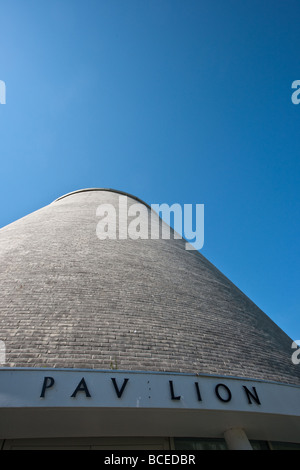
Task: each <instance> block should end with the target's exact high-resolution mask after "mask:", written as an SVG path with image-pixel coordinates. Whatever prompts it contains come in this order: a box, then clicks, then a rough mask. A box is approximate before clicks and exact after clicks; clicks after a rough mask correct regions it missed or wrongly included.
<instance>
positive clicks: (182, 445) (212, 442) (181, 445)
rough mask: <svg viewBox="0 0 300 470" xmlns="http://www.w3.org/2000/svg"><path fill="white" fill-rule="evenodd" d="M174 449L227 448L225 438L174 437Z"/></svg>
mask: <svg viewBox="0 0 300 470" xmlns="http://www.w3.org/2000/svg"><path fill="white" fill-rule="evenodd" d="M174 446H175V450H227V446H226V442H225V439H200V438H196V437H174Z"/></svg>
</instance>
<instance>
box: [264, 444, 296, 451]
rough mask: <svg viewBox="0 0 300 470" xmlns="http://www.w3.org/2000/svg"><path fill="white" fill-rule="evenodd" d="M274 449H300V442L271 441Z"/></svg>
mask: <svg viewBox="0 0 300 470" xmlns="http://www.w3.org/2000/svg"><path fill="white" fill-rule="evenodd" d="M270 445H271V449H272V450H300V444H296V443H293V442H270Z"/></svg>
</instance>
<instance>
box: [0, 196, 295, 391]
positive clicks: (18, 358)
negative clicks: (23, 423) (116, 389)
mask: <svg viewBox="0 0 300 470" xmlns="http://www.w3.org/2000/svg"><path fill="white" fill-rule="evenodd" d="M119 196H120V192H118V191H113V190H104V189H90V190H82V191H76V192H74V193H70V194H68V195H66V196H63V197H61V198H59V199H57V200H56V201H54V202H53V203H52V204H50V205H48V206H46V207H44V208H42V209H40V210H38V211H36V212H34V213H32V214H30V215H28V216H26V217H24V218H22V219H20V220H18V221H16V222H14V223H12V224H10V225H8V226H6V227H4V228H3V229H1V230H0V325H1V329H0V332H1V333H0V335H1V337H0V339H1V340H2V341H4V342H5V346H6V361H7V363H6V364H4V365H5V366H12V367H59V368H61V367H62V368H89V369H92V368H95V369H110V368H117V369H119V370H143V371H173V372H187V373H205V374H220V375H228V376H239V377H248V378H254V379H263V380H275V381H279V382H285V383H291V384H300V369H299V368H300V366H298V367H297V366H296V365H294V364H293V363H292V361H291V355H292V352H293V350H292V349H291V344H292V341H291V339H290V338H289V337H288V336H287V335H286V334H285V333H284V332H283V331H282V330H281V329H280V328H279V327H278V326H277V325H276V324H275V323H274V322H273V321H272V320H271V319H270V318H269V317H268V316H267V315H265V314H264V313H263V312H262V311H261V310H260V309H259V308H258V307H257V306H256V305H255V304H254V303H253V302H252V301H251V300H249V299H248V298H247V297H246V296H245V295H244V294H243V293H242V292H241V291H240V290H239V289H238V288H237V287H236V286H235V285H234V284H232V283H231V282H230V281H229V280H228V279H227V278H226V277H225V276H224V275H223V274H222V273H220V271H219V270H218V269H216V268H215V267H214V266H213V265H212V264H211V263H210V262H209V261H207V259H205V258H204V257H203V256H202V254H200V253H199V252H197V251H188V250H186V249H185V240H174V239H170V240H165V239H159V240H151V239H147V240H141V239H139V240H131V239H126V240H118V239H116V240H112V239H106V240H100V239H99V238H98V237H97V235H96V227H97V223H98V222H99V217H97V215H96V210H97V207H98V206H99V205H100V204H103V203H109V204H113V205H114V206H115V208H116V210H117V211H118V203H119ZM126 197H127V203H128V206H130V204H133V203H136V202H137V199H136V198H134V197H133V196H129V195H127V196H126ZM145 207H146V210H147V213H148V214H149V213H150V208H149V206H147V205H145Z"/></svg>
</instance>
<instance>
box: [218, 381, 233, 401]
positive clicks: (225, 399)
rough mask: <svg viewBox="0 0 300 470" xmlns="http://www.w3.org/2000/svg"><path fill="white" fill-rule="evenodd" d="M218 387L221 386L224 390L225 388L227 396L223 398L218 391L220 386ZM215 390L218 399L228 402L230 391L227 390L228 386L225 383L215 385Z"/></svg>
mask: <svg viewBox="0 0 300 470" xmlns="http://www.w3.org/2000/svg"><path fill="white" fill-rule="evenodd" d="M220 387H223V388H224V390H226V393H227V398H223V397H222V396H221V395H220V392H219V388H220ZM215 392H216V395H217V397H218V398H219V400H221V401H223V402H224V403H228V402H229V401H230V400H231V391H230V390H229V388H228V387H227V386H226V385H224V384H218V385H216V388H215Z"/></svg>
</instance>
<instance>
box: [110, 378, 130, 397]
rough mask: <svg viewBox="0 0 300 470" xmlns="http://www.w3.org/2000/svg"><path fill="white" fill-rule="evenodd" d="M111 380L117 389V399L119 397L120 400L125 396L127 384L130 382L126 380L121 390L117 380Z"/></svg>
mask: <svg viewBox="0 0 300 470" xmlns="http://www.w3.org/2000/svg"><path fill="white" fill-rule="evenodd" d="M111 380H112V383H113V385H114V388H115V391H116V394H117V397H118V398H121V396H122V395H123V392H124V390H125V387H126V385H127V382H128V380H129V379H124V381H123V385H122V387H121V389H119V387H118V384H117V382H116V379H115V378H112V379H111Z"/></svg>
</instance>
